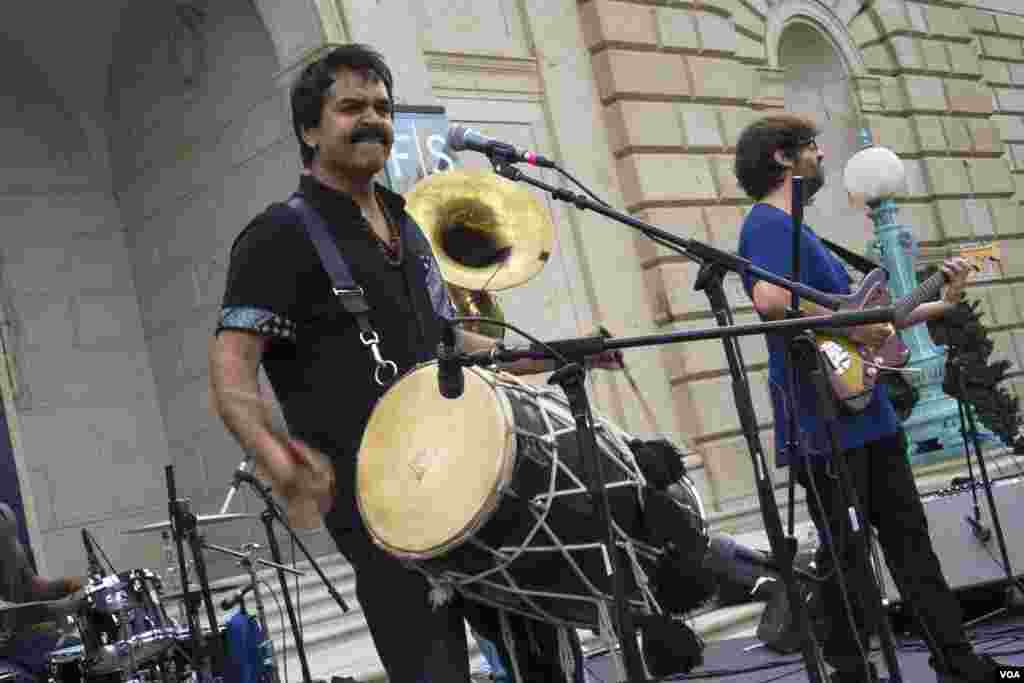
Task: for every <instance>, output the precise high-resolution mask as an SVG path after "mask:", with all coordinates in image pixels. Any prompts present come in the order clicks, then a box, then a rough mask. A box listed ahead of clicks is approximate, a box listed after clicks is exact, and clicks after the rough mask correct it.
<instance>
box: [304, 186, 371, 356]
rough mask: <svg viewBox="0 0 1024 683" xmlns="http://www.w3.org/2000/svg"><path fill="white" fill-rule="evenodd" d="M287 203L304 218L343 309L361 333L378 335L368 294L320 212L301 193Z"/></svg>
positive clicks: (307, 232) (310, 237) (308, 233)
mask: <svg viewBox="0 0 1024 683" xmlns="http://www.w3.org/2000/svg"><path fill="white" fill-rule="evenodd" d="M287 204H288V206H289V207H291V208H292V209H293V210H294V211H295V212H296V213H298V214H299V216H300V217H301V218H302V226H303V227H304V228H305V230H306V235H308V236H309V239H310V241H311V242H313V246H314V247H316V253H317V255H318V256H319V257H320V263H321V264H323V267H324V270H326V271H327V275H328V276H330V278H331V287H332V291H333V292H334V295H335V296H336V297H338V301H339V302H340V303H341V305H342V307H343V308H344V309H345V310H346V311H347V312H348V313H351V314H352V316H353V317H354V318H355V319H356V324H358V325H359V330H360V332H362V333H364V334H366V335H368V336H375V333H374V332H373V327H372V326H371V325H370V318H369V312H370V305H369V304H368V303H367V301H366V292H364V291H363V288H362V287H360V286H359V285H358V284H357V283H356V281H355V278H353V277H352V271H351V270H349V267H348V263H347V262H346V261H345V258H344V257H343V256H342V255H341V252H340V251H339V250H338V245H337V244H335V242H334V238H332V237H331V233H330V231H329V230H328V229H327V224H326V223H325V222H324V219H323V217H322V216H321V215H320V212H318V211H317V210H316V209H314V208H313V207H312V206H310V205H309V202H307V201H306V200H305V198H303V196H302V195H301V194H299V193H298V192H296V193H294V194H292V196H291V197H289V198H288V202H287Z"/></svg>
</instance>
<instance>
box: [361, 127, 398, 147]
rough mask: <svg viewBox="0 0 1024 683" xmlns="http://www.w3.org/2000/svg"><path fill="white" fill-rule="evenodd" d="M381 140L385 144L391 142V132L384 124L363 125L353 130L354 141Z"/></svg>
mask: <svg viewBox="0 0 1024 683" xmlns="http://www.w3.org/2000/svg"><path fill="white" fill-rule="evenodd" d="M367 141H369V142H381V143H383V144H385V145H387V144H390V143H391V133H390V131H388V129H387V128H385V127H383V126H362V127H360V128H356V129H355V130H354V131H352V143H353V144H354V143H357V142H367Z"/></svg>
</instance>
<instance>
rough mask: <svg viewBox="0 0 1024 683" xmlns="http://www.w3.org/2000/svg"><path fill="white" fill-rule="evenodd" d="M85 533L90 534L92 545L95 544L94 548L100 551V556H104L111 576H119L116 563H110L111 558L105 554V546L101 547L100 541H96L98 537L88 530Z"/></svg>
mask: <svg viewBox="0 0 1024 683" xmlns="http://www.w3.org/2000/svg"><path fill="white" fill-rule="evenodd" d="M85 533H87V534H89V539H90V540H91V541H92V544H93V546H94V547H95V548H96V549H97V550H99V551H100V555H102V556H103V559H104V560H105V561H106V563H107V566H108V567H110V573H111V574H115V575H116V574H117V570H116V569H114V563H113V562H111V561H110V558H109V557H107V554H106V553H105V552H103V546H101V545H100V544H99V541H97V540H96V537H95V536H93V535H92V532H91V531H89V530H88V529H86V530H85Z"/></svg>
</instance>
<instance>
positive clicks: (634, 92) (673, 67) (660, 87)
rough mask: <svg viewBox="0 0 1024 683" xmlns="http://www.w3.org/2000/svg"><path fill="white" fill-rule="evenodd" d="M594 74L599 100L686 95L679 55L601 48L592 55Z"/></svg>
mask: <svg viewBox="0 0 1024 683" xmlns="http://www.w3.org/2000/svg"><path fill="white" fill-rule="evenodd" d="M593 62H594V75H595V78H596V79H597V88H598V92H599V93H600V95H601V99H603V100H611V99H614V98H618V97H656V98H668V97H685V96H687V95H689V94H690V84H689V81H688V80H687V76H686V69H685V64H684V63H683V61H682V58H681V57H680V56H679V55H671V54H664V53H658V52H632V51H627V50H603V51H601V52H599V53H598V54H597V55H595V56H594V59H593Z"/></svg>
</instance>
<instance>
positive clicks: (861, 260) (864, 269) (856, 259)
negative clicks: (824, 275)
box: [818, 237, 881, 275]
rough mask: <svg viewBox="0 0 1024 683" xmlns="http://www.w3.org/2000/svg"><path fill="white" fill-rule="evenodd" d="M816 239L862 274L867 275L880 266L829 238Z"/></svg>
mask: <svg viewBox="0 0 1024 683" xmlns="http://www.w3.org/2000/svg"><path fill="white" fill-rule="evenodd" d="M818 239H820V240H821V243H822V244H824V245H825V246H826V247H827V248H828V250H829V251H831V252H832V253H833V254H835V255H836V256H838V257H839V258H841V259H842V260H844V261H846V263H847V264H849V265H850V266H851V267H853V269H854V270H857V271H859V272H861V273H863V274H864V275H867V274H868V273H870V272H871V271H872V270H875V269H876V268H881V266H879V265H878V264H877V263H875V262H874V261H872V260H871V259H869V258H865V257H864V256H861V255H860V254H855V253H853V252H852V251H850V250H849V249H847V248H846V247H842V246H840V245H838V244H836V243H835V242H833V241H831V240H827V239H825V238H824V237H818Z"/></svg>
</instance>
